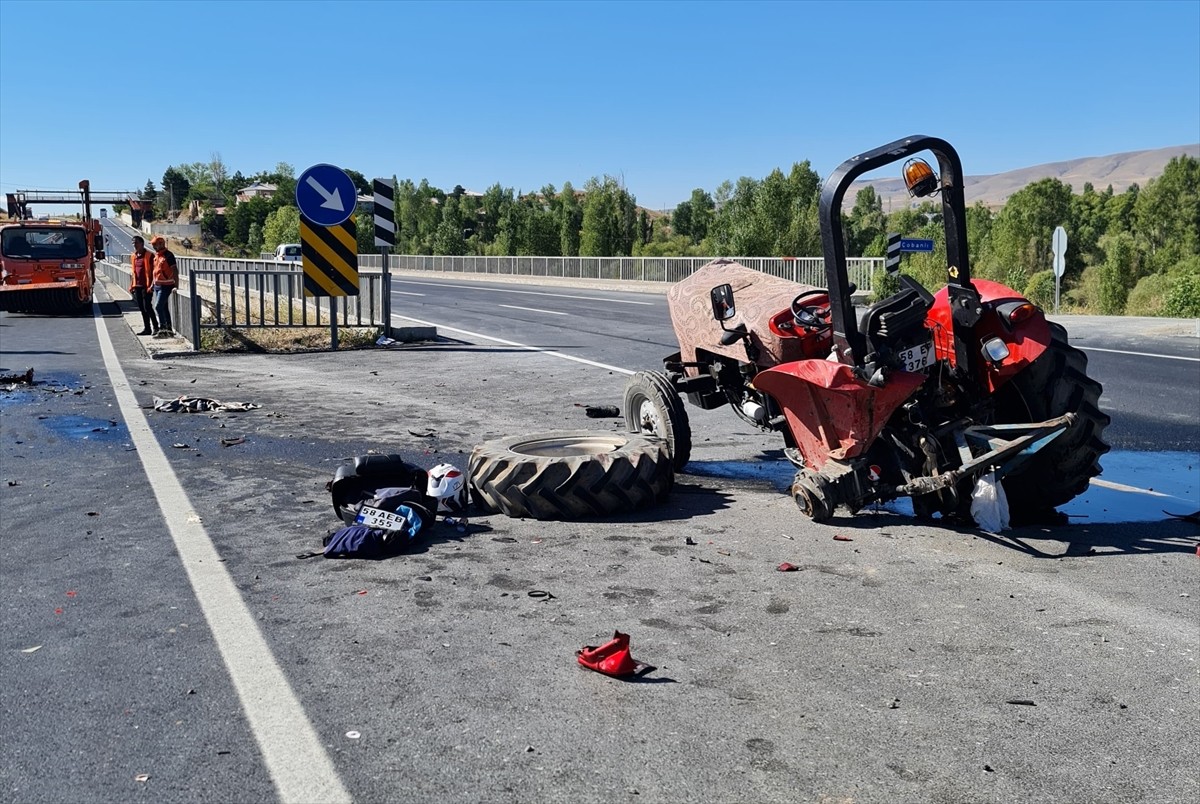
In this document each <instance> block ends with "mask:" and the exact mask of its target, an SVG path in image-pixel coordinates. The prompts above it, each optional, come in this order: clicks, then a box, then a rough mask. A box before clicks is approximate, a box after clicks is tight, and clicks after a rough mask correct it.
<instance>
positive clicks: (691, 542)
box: [683, 536, 696, 544]
mask: <svg viewBox="0 0 1200 804" xmlns="http://www.w3.org/2000/svg"><path fill="white" fill-rule="evenodd" d="M683 543H684V544H696V540H695V539H693V538H692V537H691V536H688V537H687V538H686V539H684V540H683Z"/></svg>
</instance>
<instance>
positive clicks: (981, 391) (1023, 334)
mask: <svg viewBox="0 0 1200 804" xmlns="http://www.w3.org/2000/svg"><path fill="white" fill-rule="evenodd" d="M922 152H929V153H932V155H933V156H934V157H935V158H936V162H937V164H938V166H939V168H940V178H939V176H938V174H937V173H936V172H935V171H934V170H933V168H932V167H931V165H930V164H929V162H927V161H926V160H925V159H922V158H920V157H919V156H917V155H918V154H920V153H922ZM901 160H905V162H904V166H903V175H904V178H905V181H906V183H907V185H908V189H909V192H910V193H911V194H912V195H913V196H915V197H927V196H931V195H938V194H940V195H941V201H942V220H943V224H944V228H945V236H946V244H945V245H946V263H947V264H946V274H947V280H948V281H947V284H946V286H945V287H943V288H942V289H940V290H939V291H937V292H936V293H930V292H929V291H928V290H926V289H925V288H924V287H922V286H921V285H920V284H919V283H918V282H916V281H915V280H913V279H912V278H910V277H906V276H903V275H900V274H899V261H898V260H896V261H895V263H894V264H893V263H892V261H889V265H888V270H889V273H891V274H893V276H894V278H895V279H896V281H898V283H899V288H900V289H899V291H898V292H897V293H895V294H894V295H891V296H889V297H888V298H885V299H882V300H880V301H877V302H875V303H874V304H871V305H870V306H868V307H867V308H866V309H863V310H856V309H855V307H854V305H853V301H852V296H853V293H854V292H855V288H854V286H853V285H851V284H850V282H849V277H848V274H847V267H846V245H845V235H844V233H843V228H842V204H843V200H844V197H845V194H846V192H847V190H848V188H849V187H850V185H851V183H852V182H853V181H854V180H855V179H856V178H858V177H859V176H862V175H863V174H865V173H867V172H870V171H873V170H876V169H878V168H881V167H884V166H886V165H889V164H892V163H895V162H899V161H901ZM820 223H821V238H822V246H823V252H824V260H825V271H826V281H827V285H828V287H827V288H816V287H809V286H803V285H799V286H798V285H797V284H795V283H793V282H789V281H787V280H784V279H780V278H777V277H773V276H769V275H765V274H762V273H759V272H757V271H753V270H751V269H748V268H745V267H743V266H741V265H739V264H737V263H734V262H730V261H724V260H718V261H716V262H713V263H710V264H709V265H707V266H705V267H704V268H701V269H700V270H699V271H697V272H696V273H694V274H693V275H692V276H690V277H688V278H687V279H685V280H683V281H681V282H679V283H678V284H676V285H675V286H673V287H672V288H671V290H670V292H669V294H668V299H669V306H670V313H671V322H672V325H673V327H674V330H675V334H676V337H677V338H678V340H679V346H680V350H679V352H676V353H675V354H673V355H670V356H669V357H667V358H665V359H664V360H663V366H664V369H665V371H663V372H656V371H642V372H638V373H637V374H635V375H634V376H633V377H631V378H630V380H629V382H628V384H627V385H626V388H625V400H624V413H625V418H626V423H627V426H628V429H629V430H630V431H631V432H640V433H644V434H651V435H656V436H658V437H660V438H662V439H663V440H665V441H666V442H667V444H668V446H669V448H670V451H671V455H672V460H673V463H674V467H675V469H676V470H680V469H683V468H684V466H685V465H686V464H687V462H688V459H689V456H690V451H691V430H690V426H689V423H688V417H687V412H686V409H685V408H684V405H683V402H682V398H683V397H687V399H688V401H689V402H690V403H691V404H694V405H696V406H698V407H700V408H703V409H706V410H708V409H713V408H718V407H721V406H724V405H729V406H730V407H731V408H732V409H733V412H734V414H735V415H737V416H738V417H739V418H740V419H742V420H743V421H744V422H746V423H748V424H750V425H753V426H754V427H756V428H759V429H761V430H764V431H768V432H778V433H780V434H781V435H782V436H783V439H784V444H785V449H784V454H785V455H786V456H787V457H788V459H789V460H791V462H792V463H793V464H794V465H795V466H796V475H795V479H794V481H793V483H792V486H791V493H792V496H793V497H794V498H795V500H796V503H797V505H798V506H799V507H800V509H801V511H802V512H803V513H804V514H806V515H807V516H809V517H811V518H812V519H814V520H816V521H824V520H827V519H829V518H830V517H831V516H832V515H833V514H834V512H835V511H836V510H837V509H838V508H839V507H843V508H845V509H847V510H848V511H850V512H851V513H854V512H856V511H858V510H859V509H861V508H863V507H864V506H866V505H868V504H871V503H876V502H885V501H888V500H892V499H896V498H899V497H910V498H911V499H912V503H913V509H914V512H915V513H916V514H917V516H918V517H922V518H925V517H932V516H934V515H940V516H944V517H949V518H956V519H957V518H961V519H966V518H967V517H968V514H969V510H970V505H971V496H972V492H973V489H974V488H975V485H976V483H977V481H978V480H979V479H980V477H982V476H983V475H985V474H987V473H989V472H994V473H995V476H996V477H997V478H1000V479H1002V483H1003V485H1004V489H1005V492H1006V495H1007V498H1008V502H1009V506H1010V511H1011V515H1012V518H1013V520H1014V521H1015V522H1018V523H1019V522H1030V521H1046V520H1048V519H1051V518H1054V517H1055V512H1054V509H1055V508H1056V507H1057V506H1060V505H1063V504H1064V503H1066V502H1068V501H1070V500H1071V499H1072V498H1074V497H1075V496H1077V495H1078V494H1080V493H1081V492H1083V491H1084V490H1085V489H1086V488H1087V485H1088V482H1089V480H1090V479H1091V478H1092V477H1093V476H1095V475H1097V474H1099V473H1100V465H1099V458H1100V456H1102V455H1103V454H1104V453H1106V452H1107V451H1108V445H1107V444H1106V443H1105V442H1104V438H1103V436H1104V429H1105V427H1106V426H1107V425H1108V423H1109V418H1108V416H1107V415H1105V414H1104V413H1102V412H1101V411H1100V409H1099V399H1100V392H1101V387H1100V384H1099V383H1098V382H1096V381H1095V380H1093V379H1090V378H1089V377H1088V375H1087V358H1086V356H1085V355H1084V354H1083V352H1081V351H1079V350H1078V349H1075V348H1073V347H1072V346H1071V345H1070V344H1069V343H1068V341H1067V333H1066V331H1065V330H1064V329H1063V328H1062V327H1061V326H1059V325H1058V324H1055V323H1052V322H1049V321H1047V320H1046V318H1045V316H1044V314H1043V312H1042V311H1041V310H1040V309H1039V308H1038V307H1036V306H1035V305H1033V304H1032V303H1030V302H1029V301H1028V300H1027V299H1025V298H1023V297H1022V296H1021V295H1020V294H1018V293H1017V292H1015V291H1013V290H1012V289H1010V288H1007V287H1005V286H1004V285H1001V284H999V283H997V282H991V281H987V280H984V279H972V277H971V266H970V260H969V258H968V254H967V231H966V206H965V202H964V197H963V171H962V165H961V162H960V160H959V156H958V154H957V152H956V151H955V150H954V148H953V147H951V145H950V144H949V143H947V142H945V141H944V140H941V139H937V138H934V137H927V136H913V137H908V138H905V139H902V140H898V141H896V142H893V143H889V144H888V145H884V146H882V147H880V148H877V149H875V150H872V151H869V152H867V153H864V154H861V155H859V156H856V157H854V158H852V159H849V160H847V161H846V162H843V163H842V164H841V165H840V166H839V167H838V168H837V169H836V170H835V171H834V172H833V174H832V175H831V176H830V177H829V178H828V180H827V181H826V182H825V184H824V186H823V188H822V192H821V199H820Z"/></svg>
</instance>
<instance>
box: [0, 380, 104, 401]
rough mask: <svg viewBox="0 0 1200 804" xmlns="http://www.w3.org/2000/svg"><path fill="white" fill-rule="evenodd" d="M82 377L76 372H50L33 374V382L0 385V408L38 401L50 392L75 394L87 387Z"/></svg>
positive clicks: (51, 393)
mask: <svg viewBox="0 0 1200 804" xmlns="http://www.w3.org/2000/svg"><path fill="white" fill-rule="evenodd" d="M87 387H88V386H87V385H86V384H85V383H84V381H83V377H81V376H80V375H78V374H66V373H52V374H37V373H36V372H35V373H34V375H33V383H32V384H31V385H25V384H23V383H12V384H8V385H3V386H0V410H3V409H6V408H8V407H9V406H11V405H22V404H25V403H26V402H33V401H40V400H42V399H45V397H46V396H47V395H48V394H50V395H53V394H76V393H82V392H83V391H84V390H86V389H87Z"/></svg>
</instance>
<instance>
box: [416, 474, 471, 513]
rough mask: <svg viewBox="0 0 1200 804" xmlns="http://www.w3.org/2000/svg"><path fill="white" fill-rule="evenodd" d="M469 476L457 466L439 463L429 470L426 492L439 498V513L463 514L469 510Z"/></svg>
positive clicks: (436, 498)
mask: <svg viewBox="0 0 1200 804" xmlns="http://www.w3.org/2000/svg"><path fill="white" fill-rule="evenodd" d="M466 481H467V478H466V476H465V475H464V474H463V473H462V472H461V471H459V469H458V467H457V466H454V465H452V464H448V463H439V464H438V465H437V466H435V467H433V468H432V469H430V470H429V488H428V489H427V490H426V492H425V493H426V494H428V495H429V496H430V497H433V498H434V499H435V500H437V512H438V513H439V514H461V513H463V512H464V511H466V510H467V482H466Z"/></svg>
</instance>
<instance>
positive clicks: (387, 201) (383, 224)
mask: <svg viewBox="0 0 1200 804" xmlns="http://www.w3.org/2000/svg"><path fill="white" fill-rule="evenodd" d="M371 189H372V190H374V191H375V245H376V246H377V247H378V248H387V247H390V246H394V245H396V183H395V182H394V181H393V180H392V179H375V180H373V181H372V182H371Z"/></svg>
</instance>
